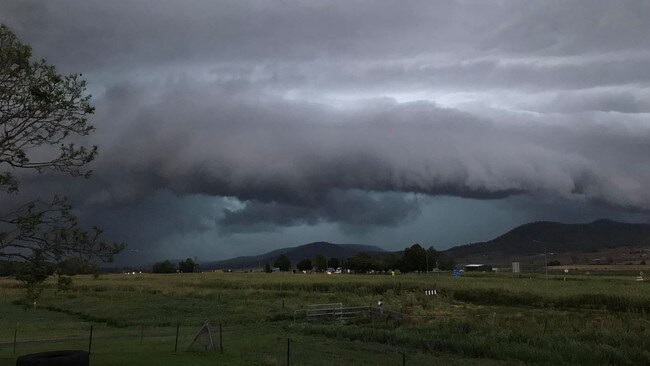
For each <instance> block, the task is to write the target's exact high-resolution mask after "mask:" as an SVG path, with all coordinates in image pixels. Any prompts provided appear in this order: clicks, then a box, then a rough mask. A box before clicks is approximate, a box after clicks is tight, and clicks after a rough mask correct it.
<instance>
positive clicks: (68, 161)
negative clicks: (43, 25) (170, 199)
mask: <svg viewBox="0 0 650 366" xmlns="http://www.w3.org/2000/svg"><path fill="white" fill-rule="evenodd" d="M30 58H31V48H30V47H29V46H27V45H24V44H22V43H21V42H20V41H19V40H18V38H17V37H16V35H15V34H14V33H13V32H11V31H10V30H9V28H7V27H6V26H5V25H0V194H5V195H10V196H5V197H6V199H2V201H3V204H2V206H1V207H0V258H3V257H4V258H8V259H20V260H23V261H26V262H30V263H31V264H33V265H34V266H37V267H46V266H48V265H50V264H51V263H58V262H61V261H62V260H64V259H66V258H70V257H79V258H83V259H84V260H87V261H97V260H101V261H110V260H111V259H112V258H113V256H114V255H115V254H116V253H118V252H119V251H120V250H122V249H123V248H124V244H115V243H107V242H104V241H102V240H100V235H101V230H100V229H99V228H96V227H94V228H92V229H90V230H84V229H82V228H81V227H80V225H79V223H78V222H77V219H76V217H75V216H74V215H73V214H72V212H71V207H70V205H69V204H68V203H67V201H66V199H65V198H62V197H58V196H55V197H53V198H52V199H50V200H48V201H41V200H39V199H34V200H28V199H26V198H23V197H20V196H19V195H18V191H19V181H18V178H17V177H18V176H21V177H22V176H24V175H25V174H26V173H27V172H30V171H33V172H36V173H43V172H45V171H59V172H63V173H67V174H69V175H71V176H73V177H86V178H87V177H88V176H89V175H90V171H89V170H86V169H85V166H86V165H87V164H88V163H90V162H91V161H92V160H93V159H94V158H95V157H96V155H97V147H95V146H93V147H90V148H87V147H85V146H76V145H75V144H74V143H72V142H71V140H72V139H76V138H75V135H76V136H86V135H88V134H90V133H91V132H92V131H93V130H94V128H93V126H91V125H89V124H88V122H87V118H88V116H89V115H91V114H92V113H93V112H94V108H93V106H92V105H91V104H90V95H87V94H86V82H85V81H84V80H82V79H81V75H76V74H75V75H60V74H58V73H57V72H56V70H55V68H54V66H52V65H49V64H47V63H46V62H45V60H40V61H36V62H31V61H30ZM57 147H58V152H56V150H57V149H56V148H57ZM9 197H13V199H12V202H11V203H10V202H9ZM25 200H27V202H25ZM20 201H22V202H20ZM41 281H42V280H41Z"/></svg>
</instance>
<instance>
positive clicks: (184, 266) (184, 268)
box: [178, 258, 196, 273]
mask: <svg viewBox="0 0 650 366" xmlns="http://www.w3.org/2000/svg"><path fill="white" fill-rule="evenodd" d="M195 268H196V264H195V263H194V261H193V260H192V258H187V259H186V260H184V261H182V262H178V270H179V271H180V272H183V273H192V272H194V269H195Z"/></svg>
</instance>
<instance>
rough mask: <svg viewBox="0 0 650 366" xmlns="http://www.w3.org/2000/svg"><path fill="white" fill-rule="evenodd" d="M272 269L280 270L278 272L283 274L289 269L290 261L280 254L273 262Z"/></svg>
mask: <svg viewBox="0 0 650 366" xmlns="http://www.w3.org/2000/svg"><path fill="white" fill-rule="evenodd" d="M273 266H274V267H278V268H280V271H282V272H285V271H288V270H290V269H291V261H290V260H289V258H288V257H287V256H286V255H284V254H282V255H280V256H279V257H278V258H277V259H276V260H275V262H273Z"/></svg>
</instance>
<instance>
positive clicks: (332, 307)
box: [293, 303, 404, 322]
mask: <svg viewBox="0 0 650 366" xmlns="http://www.w3.org/2000/svg"><path fill="white" fill-rule="evenodd" d="M364 316H365V317H375V318H392V319H399V320H402V319H404V313H403V312H402V311H401V309H400V311H396V310H389V309H385V308H383V307H374V306H372V305H370V306H350V307H343V304H342V303H334V304H314V305H309V306H308V307H307V308H306V309H298V310H295V311H294V313H293V321H294V322H296V321H298V320H307V321H310V322H316V321H333V320H349V319H356V318H360V317H364Z"/></svg>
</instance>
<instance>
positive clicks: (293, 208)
mask: <svg viewBox="0 0 650 366" xmlns="http://www.w3.org/2000/svg"><path fill="white" fill-rule="evenodd" d="M0 22H2V23H5V24H7V25H8V26H9V27H10V28H11V29H12V30H13V31H14V32H16V34H17V35H18V36H19V38H20V39H21V40H23V41H24V42H26V43H29V44H30V45H31V46H32V47H33V52H34V55H35V56H36V57H39V58H40V57H42V58H45V59H47V60H48V62H50V63H52V64H54V65H55V66H56V67H57V69H58V70H59V71H61V72H64V73H83V75H84V77H85V79H86V80H87V81H88V88H89V92H90V93H92V95H93V101H94V104H95V106H96V108H97V110H96V114H95V115H94V116H93V117H92V119H91V122H92V124H93V125H95V126H96V128H97V131H96V133H95V134H94V135H93V136H91V137H90V138H88V139H87V140H86V143H88V144H96V145H98V146H99V149H100V155H99V158H98V159H97V160H96V161H95V162H94V163H93V165H92V169H93V170H94V172H95V174H94V176H93V178H92V179H91V180H78V179H72V178H69V177H64V176H60V175H44V176H39V177H24V178H23V183H24V184H25V186H26V188H25V190H26V191H27V192H38V194H39V195H46V194H51V193H54V192H64V193H65V194H67V195H68V196H69V197H70V199H71V200H72V202H73V203H74V205H75V207H76V210H77V213H78V214H79V216H80V217H81V219H82V221H83V222H84V223H85V224H88V225H90V224H97V225H99V226H101V227H103V228H104V229H105V233H106V236H107V238H110V239H113V240H120V241H126V242H127V243H128V245H129V248H130V249H133V250H138V252H137V253H135V252H133V251H128V252H126V254H125V255H122V256H121V261H122V262H124V263H126V262H137V261H150V260H157V259H161V258H166V257H167V258H181V257H187V256H198V257H200V258H204V259H223V258H226V257H231V256H235V255H242V254H255V253H259V252H261V251H266V250H271V249H275V248H279V247H283V246H294V245H298V244H304V243H308V242H312V241H320V240H325V241H331V242H338V243H365V244H374V245H378V246H381V247H384V248H386V249H401V248H403V247H404V246H406V245H408V244H410V243H413V242H420V243H423V244H426V245H434V246H435V247H436V248H438V249H445V248H448V247H450V246H453V245H457V244H463V243H467V242H473V241H481V240H488V239H491V238H493V237H494V236H496V235H498V234H501V233H502V232H504V231H505V230H508V229H510V228H512V227H514V226H516V225H519V224H521V223H525V222H528V221H532V220H556V221H564V222H585V221H591V220H594V219H597V218H602V217H608V218H612V219H618V220H624V221H631V222H650V158H649V157H650V119H649V117H650V98H649V97H650V37H648V34H650V2H648V1H643V0H639V1H624V0H622V1H611V0H602V1H596V0H583V1H534V2H533V1H528V0H522V1H506V0H503V1H500V0H499V1H497V0H495V1H482V0H476V1H431V0H422V1H408V0H399V1H360V0H342V1H321V0H318V1H316V0H314V1H246V0H232V1H213V0H209V1H208V0H206V1H180V0H179V1H153V0H150V1H128V2H123V1H105V0H101V1H87V0H84V1H81V0H79V1H34V2H32V1H26V0H3V1H2V2H0ZM127 257H128V258H127Z"/></svg>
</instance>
